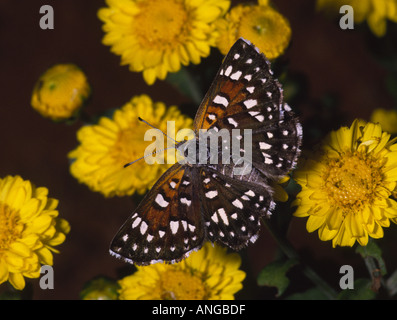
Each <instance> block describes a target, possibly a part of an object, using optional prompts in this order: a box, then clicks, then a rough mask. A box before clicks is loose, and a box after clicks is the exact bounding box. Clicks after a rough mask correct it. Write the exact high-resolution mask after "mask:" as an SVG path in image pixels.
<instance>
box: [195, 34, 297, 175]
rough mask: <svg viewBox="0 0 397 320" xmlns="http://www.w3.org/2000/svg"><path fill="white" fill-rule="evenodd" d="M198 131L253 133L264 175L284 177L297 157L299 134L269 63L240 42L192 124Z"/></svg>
mask: <svg viewBox="0 0 397 320" xmlns="http://www.w3.org/2000/svg"><path fill="white" fill-rule="evenodd" d="M194 128H195V130H196V132H197V133H198V131H199V130H200V129H208V130H209V129H215V130H216V131H218V130H221V129H224V128H225V129H227V130H229V131H232V130H233V129H239V130H240V131H241V137H242V139H240V145H241V148H242V149H247V148H246V147H244V140H245V136H244V135H243V133H244V131H243V130H244V129H251V130H252V134H251V137H252V138H251V139H252V145H251V146H250V147H251V148H250V149H251V152H252V156H251V158H252V163H253V165H254V166H255V168H257V169H258V170H259V171H260V172H262V174H264V175H265V176H267V177H269V178H271V179H277V178H279V177H281V176H283V175H285V174H286V173H287V172H288V171H289V170H290V169H291V168H292V167H293V166H294V165H295V162H296V160H297V157H298V155H299V146H300V144H301V140H302V129H301V126H300V124H299V122H298V121H297V119H296V118H295V116H294V115H293V113H292V111H291V108H290V107H289V106H288V105H287V104H285V103H284V102H283V93H282V89H281V86H280V84H279V83H278V81H277V79H275V78H274V77H273V73H272V71H271V69H270V63H269V61H268V60H267V59H266V58H265V56H264V55H263V54H261V53H260V52H259V50H258V49H257V48H256V47H254V46H253V45H252V44H250V43H249V42H248V41H246V40H244V39H239V40H237V42H236V43H235V44H234V45H233V47H232V48H231V49H230V51H229V53H228V54H227V56H226V57H225V59H224V61H223V63H222V65H221V67H220V69H219V71H218V74H217V75H216V77H215V80H214V82H213V83H212V85H211V87H210V89H209V91H208V93H207V95H206V96H205V98H204V100H203V102H202V103H201V105H200V107H199V110H198V112H197V115H196V117H195V120H194Z"/></svg>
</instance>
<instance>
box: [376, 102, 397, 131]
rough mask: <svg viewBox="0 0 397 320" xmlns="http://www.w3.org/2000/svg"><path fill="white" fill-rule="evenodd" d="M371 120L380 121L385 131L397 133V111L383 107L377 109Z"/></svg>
mask: <svg viewBox="0 0 397 320" xmlns="http://www.w3.org/2000/svg"><path fill="white" fill-rule="evenodd" d="M371 122H374V123H379V124H380V125H381V126H382V129H383V130H384V131H387V132H389V133H391V134H396V133H397V111H395V110H386V109H382V108H378V109H375V110H374V111H373V112H372V114H371Z"/></svg>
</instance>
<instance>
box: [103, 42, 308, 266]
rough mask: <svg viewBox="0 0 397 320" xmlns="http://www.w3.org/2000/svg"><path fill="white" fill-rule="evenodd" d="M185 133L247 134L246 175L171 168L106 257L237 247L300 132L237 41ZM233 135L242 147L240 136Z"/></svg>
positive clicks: (269, 79)
mask: <svg viewBox="0 0 397 320" xmlns="http://www.w3.org/2000/svg"><path fill="white" fill-rule="evenodd" d="M193 129H194V132H195V135H196V140H197V141H199V139H200V136H199V132H201V131H202V130H204V131H205V130H208V131H209V132H218V131H219V130H223V131H224V130H227V131H228V132H230V133H231V132H232V131H233V129H240V130H244V129H250V131H249V132H250V133H251V134H250V144H249V147H250V150H251V157H250V159H251V163H250V164H251V170H249V171H247V172H244V173H243V174H238V175H237V174H236V173H235V170H234V169H236V167H237V166H238V164H237V163H235V162H233V161H231V162H229V163H224V162H222V161H220V162H219V163H204V164H202V163H196V162H193V161H190V162H189V161H187V162H185V163H176V164H174V165H173V166H171V167H170V168H169V169H168V170H167V171H166V172H165V173H164V174H163V175H162V176H161V177H160V178H159V180H158V181H157V182H156V183H155V185H154V186H153V187H152V189H151V190H150V191H149V192H148V193H147V194H146V196H145V197H144V199H143V200H142V202H141V203H140V204H139V206H138V207H137V209H136V210H135V211H134V212H133V213H132V214H131V215H130V217H129V218H128V219H127V221H126V222H125V223H124V224H123V225H122V227H121V228H120V230H119V231H118V232H117V234H116V235H115V237H114V239H113V240H112V242H111V245H110V253H111V254H112V255H114V256H116V257H118V258H122V259H124V260H125V261H126V262H129V263H132V264H136V265H148V264H153V263H157V262H167V263H175V262H178V261H180V260H182V259H184V258H186V257H187V256H188V255H189V254H190V253H191V252H192V251H195V250H198V249H200V248H201V247H202V246H203V244H204V243H205V242H206V241H211V242H212V243H214V242H218V243H221V244H223V245H225V246H227V247H230V248H231V249H233V250H240V249H242V248H244V247H246V246H247V245H248V244H249V243H250V242H254V241H255V240H256V239H257V237H258V233H259V231H260V220H261V218H262V217H268V216H270V215H271V212H272V210H273V209H274V207H275V202H274V201H273V193H274V191H273V189H272V187H271V183H272V182H273V181H275V180H277V179H279V178H281V177H283V176H285V175H286V174H287V173H288V172H289V171H290V170H291V169H292V168H293V167H294V166H295V164H296V161H297V158H298V156H299V152H300V145H301V140H302V128H301V125H300V123H299V121H298V120H297V118H296V117H295V115H294V114H293V112H292V110H291V108H290V107H289V106H288V105H287V104H286V103H285V102H284V101H283V93H282V88H281V85H280V84H279V82H278V81H277V79H275V78H274V76H273V72H272V71H271V69H270V62H269V61H268V60H267V59H266V57H265V56H264V55H263V54H262V53H260V52H259V50H258V49H257V48H256V47H255V46H254V45H253V44H251V43H250V42H249V41H247V40H245V39H243V38H240V39H239V40H237V41H236V43H235V44H234V45H233V46H232V48H231V49H230V51H229V53H228V54H227V55H226V57H225V58H224V60H223V62H222V65H221V67H220V69H219V71H218V73H217V74H216V76H215V78H214V80H213V82H212V84H211V86H210V88H209V90H208V92H207V94H206V95H205V97H204V99H203V101H202V103H201V104H200V106H199V108H198V111H197V114H196V116H195V119H194V123H193ZM238 138H239V139H240V143H241V144H240V146H241V145H244V141H245V139H246V136H245V135H244V137H243V136H242V135H240V136H239V137H238ZM247 141H248V140H247ZM188 143H189V141H187V142H181V143H180V144H185V145H186V146H187V145H188ZM181 147H183V145H181ZM221 149H222V148H219V149H218V150H217V152H219V153H221V152H222V150H221ZM207 151H208V150H207ZM240 151H241V152H244V151H245V150H244V147H243V148H241V149H240Z"/></svg>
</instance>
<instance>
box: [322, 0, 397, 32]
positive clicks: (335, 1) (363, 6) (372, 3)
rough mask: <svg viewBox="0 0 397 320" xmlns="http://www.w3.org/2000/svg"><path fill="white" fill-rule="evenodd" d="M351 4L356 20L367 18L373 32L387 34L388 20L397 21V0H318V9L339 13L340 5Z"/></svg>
mask: <svg viewBox="0 0 397 320" xmlns="http://www.w3.org/2000/svg"><path fill="white" fill-rule="evenodd" d="M343 5H350V6H352V7H353V10H354V22H356V23H362V22H363V21H365V20H367V23H368V26H369V27H370V29H371V31H372V33H373V34H375V35H376V36H377V37H382V36H384V35H385V34H386V21H387V20H390V21H393V22H397V0H317V5H316V6H317V9H318V10H324V11H327V12H329V13H336V14H339V10H340V7H341V6H343Z"/></svg>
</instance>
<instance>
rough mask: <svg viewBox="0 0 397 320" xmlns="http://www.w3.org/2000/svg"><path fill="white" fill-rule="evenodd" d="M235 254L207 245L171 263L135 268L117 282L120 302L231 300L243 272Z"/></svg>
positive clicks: (243, 275)
mask: <svg viewBox="0 0 397 320" xmlns="http://www.w3.org/2000/svg"><path fill="white" fill-rule="evenodd" d="M240 265H241V258H240V256H239V255H238V254H237V253H232V254H227V253H226V249H225V248H222V247H219V246H217V245H215V246H214V247H213V246H212V245H211V244H210V243H206V244H205V245H204V246H203V248H202V249H201V250H199V251H197V252H193V253H192V254H191V255H190V256H189V257H188V258H187V259H185V260H183V261H181V262H179V263H175V264H165V263H157V264H153V265H150V266H146V267H139V266H138V267H137V269H138V270H137V271H136V272H135V273H134V274H132V275H131V276H127V277H125V278H123V279H121V280H120V281H119V285H120V288H121V289H120V291H119V293H120V296H119V299H121V300H232V299H234V294H235V293H236V292H238V291H239V290H241V289H242V287H243V285H242V281H243V280H244V278H245V272H244V271H241V270H239V267H240Z"/></svg>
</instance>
